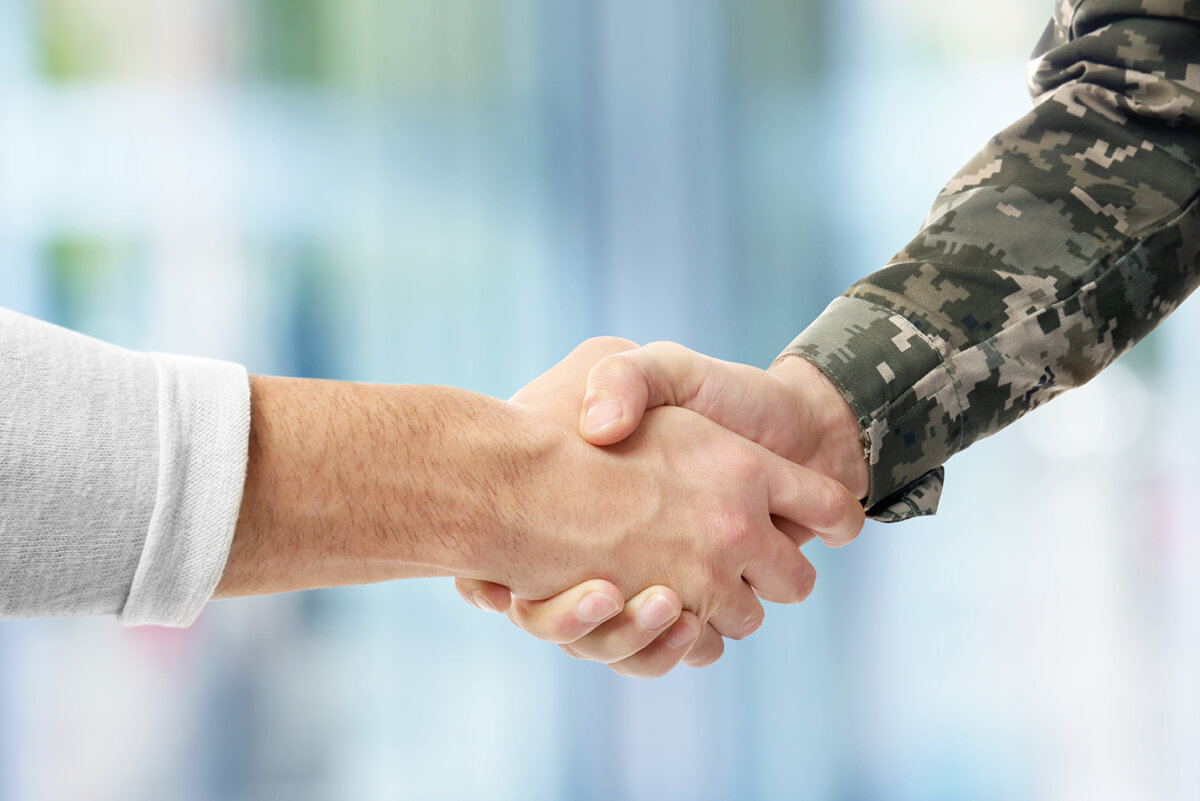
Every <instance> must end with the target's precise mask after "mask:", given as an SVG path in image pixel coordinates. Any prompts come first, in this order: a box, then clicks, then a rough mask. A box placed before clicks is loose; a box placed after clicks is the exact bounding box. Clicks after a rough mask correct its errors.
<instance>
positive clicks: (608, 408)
mask: <svg viewBox="0 0 1200 801" xmlns="http://www.w3.org/2000/svg"><path fill="white" fill-rule="evenodd" d="M620 419H621V402H620V401H618V400H613V399H612V398H609V399H608V400H602V401H599V402H598V403H596V404H594V405H592V406H591V407H590V408H589V409H588V410H587V416H586V417H584V418H583V428H584V430H585V431H586V432H587V433H589V434H598V433H600V432H601V431H603V430H604V429H606V428H608V427H609V426H610V425H612V424H613V423H615V422H617V421H618V420H620Z"/></svg>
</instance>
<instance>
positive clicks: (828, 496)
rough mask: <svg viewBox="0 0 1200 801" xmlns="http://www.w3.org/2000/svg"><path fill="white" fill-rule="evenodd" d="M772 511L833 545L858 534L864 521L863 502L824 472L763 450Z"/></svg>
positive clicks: (850, 539)
mask: <svg viewBox="0 0 1200 801" xmlns="http://www.w3.org/2000/svg"><path fill="white" fill-rule="evenodd" d="M766 464H767V491H768V507H769V508H770V511H771V514H773V515H777V516H778V517H782V518H784V519H786V520H790V521H791V522H793V523H795V524H796V525H798V526H801V527H803V528H807V529H809V530H810V531H812V532H814V533H815V534H816V535H817V536H818V537H820V538H821V540H822V542H824V543H825V544H826V545H828V546H830V547H832V548H839V547H841V546H843V545H845V544H847V543H849V542H851V541H853V540H854V538H855V537H857V536H858V533H859V532H860V531H862V527H863V523H864V522H866V513H865V512H864V511H863V507H862V503H861V502H860V501H859V500H858V498H855V497H854V495H853V494H852V493H851V492H850V490H848V489H846V488H845V487H843V486H842V485H841V484H839V483H838V482H836V481H834V480H833V479H832V478H829V477H828V476H826V475H823V474H821V473H818V472H817V471H815V470H810V469H808V468H807V467H801V466H800V465H797V464H794V463H792V462H789V461H788V460H786V459H783V458H781V457H779V456H775V455H774V454H772V453H767V454H766Z"/></svg>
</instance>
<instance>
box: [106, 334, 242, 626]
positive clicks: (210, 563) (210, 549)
mask: <svg viewBox="0 0 1200 801" xmlns="http://www.w3.org/2000/svg"><path fill="white" fill-rule="evenodd" d="M152 357H153V359H154V362H155V366H156V369H157V373H158V441H159V454H160V456H159V469H158V486H157V490H156V495H155V503H154V513H153V515H152V516H151V519H150V528H149V531H148V532H147V534H146V541H145V544H144V546H143V548H142V555H141V559H140V561H139V562H138V567H137V571H136V573H135V574H134V579H133V586H132V588H131V590H130V593H129V597H128V599H127V600H126V602H125V606H124V608H123V609H122V611H121V614H120V617H119V619H120V621H121V623H122V624H124V625H127V626H136V625H159V626H188V625H190V624H191V623H192V622H193V621H194V620H195V619H196V617H197V616H198V615H199V614H200V611H201V610H202V609H203V608H204V605H205V603H207V602H208V600H209V598H211V597H212V594H213V591H214V590H215V589H216V587H217V583H218V582H219V581H220V580H221V574H222V572H223V571H224V569H225V561H226V559H227V558H228V557H229V546H230V543H231V542H232V541H233V531H234V528H235V527H236V525H237V517H238V510H239V509H240V507H241V503H242V487H243V485H244V483H245V479H246V458H247V451H248V445H249V437H250V383H249V378H248V376H247V375H246V370H245V368H243V367H242V366H240V365H237V364H230V363H228V362H220V361H214V360H211V359H198V358H193V357H188V356H173V355H166V354H152Z"/></svg>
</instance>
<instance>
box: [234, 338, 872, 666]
mask: <svg viewBox="0 0 1200 801" xmlns="http://www.w3.org/2000/svg"><path fill="white" fill-rule="evenodd" d="M631 347H632V343H628V342H626V341H623V340H609V339H604V340H589V341H588V342H586V343H584V344H583V345H581V346H580V347H579V348H577V349H576V350H575V351H574V352H572V353H571V354H570V355H569V356H568V357H567V358H566V359H564V360H563V361H562V362H560V363H559V364H558V365H556V366H555V367H554V368H552V369H551V370H550V371H548V372H547V373H546V374H544V375H543V376H541V377H539V378H538V379H537V380H535V381H534V382H532V383H531V384H530V385H528V386H527V387H525V388H524V389H522V390H521V391H520V392H519V393H517V395H515V396H514V397H513V398H512V399H511V400H510V401H508V402H503V401H498V400H495V399H492V398H487V397H485V396H482V395H477V394H475V393H470V392H465V391H463V390H456V389H450V388H446V387H417V386H379V385H369V384H350V383H345V382H332V381H312V380H305V379H289V378H268V377H254V378H253V379H252V382H251V442H250V461H249V467H248V472H247V479H246V484H245V488H244V493H243V499H242V506H241V511H240V514H239V519H238V525H237V529H236V531H235V535H234V541H233V545H232V548H231V553H230V557H229V560H228V563H227V566H226V569H225V573H224V575H223V577H222V579H221V582H220V585H219V586H218V588H217V593H216V595H217V597H231V596H237V595H249V594H259V593H269V592H284V591H290V590H300V589H310V588H314V587H326V586H332V585H339V584H361V583H369V582H374V581H384V580H391V579H396V578H412V577H418V576H444V575H453V576H458V577H462V578H465V579H468V580H474V581H475V582H477V583H478V584H479V586H488V587H493V586H504V587H505V588H507V589H506V590H505V592H506V593H509V592H511V593H512V595H514V596H516V597H517V598H519V599H522V602H524V601H536V600H538V599H546V598H550V597H552V596H554V595H555V593H558V592H559V591H560V590H561V589H562V588H563V587H567V586H575V585H585V589H584V590H583V591H582V595H577V596H571V600H573V601H574V605H573V607H572V608H573V610H574V611H573V613H572V614H573V615H574V616H575V618H576V619H577V620H578V619H580V618H579V614H580V612H579V610H580V609H583V610H584V611H585V612H586V613H587V615H588V616H589V619H590V620H606V619H610V618H611V616H612V615H614V614H618V611H620V614H623V615H624V614H627V615H630V616H631V618H632V620H633V623H632V624H631V623H630V622H629V620H628V619H624V618H622V619H620V620H617V619H611V621H610V624H606V625H610V626H611V627H610V628H603V629H597V628H596V626H595V625H594V624H592V629H593V630H592V631H591V633H590V634H589V637H593V638H595V639H594V640H589V641H588V642H586V643H583V642H581V643H579V645H578V647H579V649H580V651H579V653H580V654H582V655H592V654H598V653H603V652H604V651H605V650H606V648H608V647H609V646H606V645H605V643H606V641H613V640H615V641H620V640H622V639H623V635H622V634H621V631H622V628H621V627H622V626H637V627H638V628H643V624H646V625H650V624H653V625H654V628H653V629H652V630H653V631H655V632H656V635H657V636H659V637H662V638H663V642H662V643H660V644H658V645H656V646H655V648H657V649H659V650H663V651H664V652H666V653H667V655H668V657H673V656H674V655H675V654H676V653H679V654H682V653H685V652H687V651H688V650H696V649H697V648H698V649H700V651H701V652H703V651H704V649H705V648H708V649H712V648H714V647H715V646H714V644H713V638H715V639H716V641H717V642H719V639H720V638H719V637H717V636H716V634H715V633H711V634H710V633H709V632H710V630H711V631H712V632H717V633H719V634H721V635H724V636H727V637H735V638H738V637H744V636H746V635H747V634H749V633H750V632H752V631H754V630H755V629H756V628H757V627H758V626H759V625H760V624H761V622H762V619H763V610H762V606H761V604H760V603H759V597H761V598H764V599H768V600H772V601H776V602H782V603H792V602H796V601H799V600H802V599H803V598H804V597H806V596H807V594H808V593H809V591H810V590H811V588H812V583H813V579H814V573H813V569H812V566H811V564H809V563H808V560H807V559H805V558H804V556H803V555H802V554H801V553H800V551H799V549H798V547H797V544H796V540H795V539H794V538H795V537H797V536H803V535H804V534H805V533H806V532H809V531H810V530H813V529H814V528H815V529H819V530H820V531H822V532H827V536H836V537H846V536H852V533H853V532H854V531H857V529H858V528H859V527H860V526H861V524H862V520H861V515H862V510H861V507H859V505H858V504H857V502H856V501H855V499H854V497H853V496H852V495H851V494H850V493H848V492H847V491H846V490H845V489H844V488H843V487H842V486H841V485H839V484H838V483H837V482H834V481H832V480H830V479H828V478H827V477H825V476H823V475H821V474H819V473H817V472H815V471H812V470H808V469H806V468H803V467H800V466H797V465H796V464H794V463H792V462H790V461H788V460H786V459H783V458H781V457H779V456H777V455H775V454H773V453H771V452H770V451H769V450H767V449H766V448H763V447H762V446H760V445H757V444H754V443H752V442H750V441H748V440H746V439H744V438H742V437H739V436H737V435H736V434H734V433H733V432H731V431H730V430H728V429H727V428H724V427H722V426H721V425H718V424H717V423H715V422H713V421H711V420H708V419H706V418H704V417H702V416H700V415H697V414H694V413H692V412H689V411H687V410H685V409H681V408H668V407H663V408H658V409H654V410H651V411H649V412H647V413H646V414H645V417H644V419H643V420H642V421H641V424H640V425H637V427H636V431H634V432H633V433H632V434H631V435H630V436H628V437H625V438H622V441H621V442H619V443H616V444H613V445H611V446H609V447H606V448H597V447H595V446H594V445H591V444H589V443H588V442H586V441H584V440H583V439H581V438H580V437H579V433H578V431H579V428H578V427H579V422H578V415H579V406H580V403H581V400H582V398H583V395H584V389H585V385H586V381H587V376H588V373H589V371H590V370H591V368H592V367H593V366H595V365H596V363H597V362H598V361H599V360H600V359H602V358H604V357H605V356H609V355H613V354H616V353H620V352H622V351H625V350H628V349H630V348H631ZM785 527H786V528H785ZM597 577H598V578H599V579H600V580H602V581H601V583H602V585H603V591H602V592H601V593H600V595H601V596H602V598H601V600H603V596H605V595H606V594H607V593H609V592H610V591H613V590H615V591H616V593H617V594H618V596H617V597H619V598H620V603H619V604H618V605H615V606H614V605H612V604H608V605H604V604H600V605H599V606H597V603H596V600H595V599H592V600H590V601H588V602H587V603H585V604H582V605H581V602H582V601H584V600H585V599H587V598H588V597H589V596H592V595H595V593H593V592H590V591H588V589H586V583H587V582H588V581H589V580H594V579H596V578H597ZM592 586H593V587H594V586H600V585H592ZM655 586H664V587H671V588H673V590H674V591H670V592H669V593H661V592H650V593H643V592H641V590H642V589H643V588H646V587H655ZM576 592H579V591H578V590H577V591H576ZM626 598H629V603H628V604H626V603H625V599H626ZM560 602H561V598H560V599H557V600H555V601H554V602H553V603H560ZM553 603H552V604H551V605H549V606H544V607H537V606H533V605H531V606H530V607H529V608H530V609H536V610H538V611H539V612H540V611H544V610H545V609H549V608H553ZM506 605H507V602H506ZM515 608H516V609H517V610H518V611H517V613H516V614H517V615H518V618H517V619H520V618H519V614H520V611H519V610H520V609H522V608H524V607H523V603H518V604H516V605H515ZM684 610H687V611H686V612H685V611H684ZM710 626H711V629H710ZM553 633H554V634H555V636H558V637H562V636H565V633H564V632H563V631H561V630H560V631H556V632H553ZM606 638H607V640H606ZM667 661H669V659H668V658H666V657H659V658H657V659H647V662H648V663H649V664H651V665H652V666H655V665H660V664H661V663H666V662H667ZM672 664H673V663H672Z"/></svg>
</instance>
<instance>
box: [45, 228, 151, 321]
mask: <svg viewBox="0 0 1200 801" xmlns="http://www.w3.org/2000/svg"><path fill="white" fill-rule="evenodd" d="M42 262H43V265H44V269H45V271H46V274H47V279H48V280H47V281H46V288H47V295H48V297H47V301H48V303H47V306H48V311H49V315H50V319H51V321H52V322H54V323H57V324H58V325H62V326H66V327H68V328H73V329H76V330H82V331H86V332H88V333H89V334H92V335H94V336H102V337H106V338H109V337H111V338H113V339H120V338H123V336H124V335H126V334H128V331H126V330H125V329H126V328H127V327H128V326H129V324H132V322H133V321H134V319H135V318H136V317H137V316H138V314H139V313H140V311H141V302H140V301H141V298H142V295H143V292H142V290H143V288H144V286H143V282H142V281H140V280H139V276H140V272H141V270H140V266H141V264H142V263H143V262H144V258H143V250H142V248H140V247H139V246H138V245H137V244H135V243H134V242H130V241H122V240H117V239H112V238H106V237H100V236H93V235H88V234H77V233H65V234H60V235H57V236H55V237H53V238H52V239H50V240H49V241H47V242H46V244H45V246H44V249H43V259H42Z"/></svg>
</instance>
